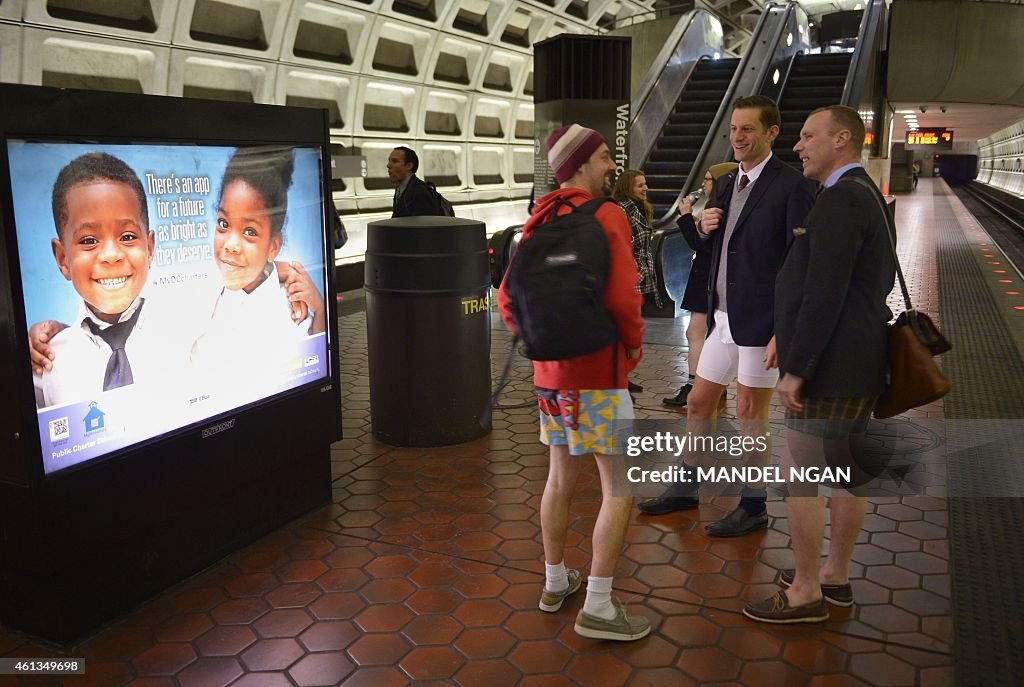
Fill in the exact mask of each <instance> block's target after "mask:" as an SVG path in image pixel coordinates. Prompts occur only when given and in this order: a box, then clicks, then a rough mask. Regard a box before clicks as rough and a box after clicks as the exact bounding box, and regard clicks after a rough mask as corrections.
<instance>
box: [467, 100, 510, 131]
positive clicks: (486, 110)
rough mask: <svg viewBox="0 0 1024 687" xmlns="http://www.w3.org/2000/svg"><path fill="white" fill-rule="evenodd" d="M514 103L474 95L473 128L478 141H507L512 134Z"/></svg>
mask: <svg viewBox="0 0 1024 687" xmlns="http://www.w3.org/2000/svg"><path fill="white" fill-rule="evenodd" d="M511 122H512V103H511V102H509V101H508V100H501V99H498V98H491V97H488V96H484V95H477V96H474V97H473V128H472V130H471V131H470V132H469V134H470V136H471V137H472V138H473V139H475V140H478V141H491V142H495V141H507V140H508V139H509V138H510V135H511V133H510V132H511Z"/></svg>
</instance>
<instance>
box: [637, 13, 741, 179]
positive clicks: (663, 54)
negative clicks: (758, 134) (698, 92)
mask: <svg viewBox="0 0 1024 687" xmlns="http://www.w3.org/2000/svg"><path fill="white" fill-rule="evenodd" d="M702 15H707V16H709V17H712V18H714V15H712V14H711V13H710V12H708V11H707V10H704V9H695V10H693V11H691V12H688V13H687V14H685V15H683V17H681V18H680V20H679V22H678V23H677V24H676V27H675V28H674V29H673V30H672V33H671V34H669V37H668V39H667V40H666V41H665V45H664V46H663V47H662V49H661V51H660V52H659V53H658V56H657V57H656V58H655V59H654V61H653V62H652V63H651V69H649V70H648V72H647V75H646V76H645V77H644V80H643V82H641V84H640V86H639V87H638V88H637V91H636V94H635V95H634V96H633V99H632V102H631V103H630V106H629V107H630V113H631V115H632V119H631V120H630V123H629V129H630V142H629V143H630V146H629V165H630V167H632V168H634V169H641V168H642V167H643V166H644V165H645V164H647V160H648V158H650V156H651V151H653V150H654V144H655V143H656V141H657V140H658V132H660V131H661V130H662V129H664V128H665V124H666V123H667V122H668V118H669V116H670V115H671V114H672V109H673V108H674V107H675V103H676V102H678V101H679V97H680V96H681V95H682V93H683V90H684V89H685V88H686V85H687V84H688V83H689V82H690V79H691V78H692V77H693V73H694V70H696V68H697V64H699V63H700V61H701V60H702V59H703V58H705V57H710V55H709V54H707V53H703V54H701V55H700V56H698V57H697V59H695V60H693V61H692V62H691V63H690V66H689V68H688V69H687V70H686V73H685V74H684V75H683V77H682V78H681V79H680V80H679V82H678V84H671V85H669V84H666V83H665V80H664V79H665V76H666V73H667V72H668V68H669V66H670V64H671V63H672V59H673V57H684V56H685V53H686V48H687V45H686V44H687V40H686V38H687V36H688V35H689V32H690V29H691V28H693V27H694V26H695V25H696V24H697V23H698V21H703V16H702ZM698 28H699V27H698ZM703 34H704V32H703V31H701V32H700V36H701V38H703ZM691 47H692V46H691ZM713 47H714V46H709V45H707V44H706V43H705V44H703V45H701V46H698V49H699V50H704V49H707V50H710V49H711V48H713ZM724 50H725V48H724V46H722V48H721V51H722V52H724ZM659 65H660V66H659ZM667 86H671V92H669V93H666V92H665V91H664V88H665V87H667ZM656 92H657V93H659V94H660V95H661V99H660V102H662V103H665V104H666V106H665V107H664V108H663V111H658V112H654V111H652V109H651V107H653V105H652V104H651V96H652V95H654V93H656ZM649 106H650V107H649ZM652 118H653V119H654V121H656V122H658V124H656V125H655V126H653V127H644V126H640V127H637V124H638V122H641V121H646V120H648V119H652ZM647 131H649V132H650V135H649V136H648V135H645V133H644V132H647ZM638 134H639V136H638ZM638 139H639V140H638Z"/></svg>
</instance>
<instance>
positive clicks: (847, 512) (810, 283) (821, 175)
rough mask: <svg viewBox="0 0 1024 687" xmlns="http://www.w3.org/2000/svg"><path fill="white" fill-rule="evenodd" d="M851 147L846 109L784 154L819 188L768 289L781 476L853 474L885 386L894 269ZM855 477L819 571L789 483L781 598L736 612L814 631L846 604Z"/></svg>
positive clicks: (813, 538)
mask: <svg viewBox="0 0 1024 687" xmlns="http://www.w3.org/2000/svg"><path fill="white" fill-rule="evenodd" d="M863 142H864V122H863V120H861V118H860V115H858V114H857V111H856V110H853V109H851V108H849V107H845V106H842V105H833V106H830V107H826V108H821V109H819V110H816V111H814V112H812V113H811V115H810V116H809V117H808V118H807V121H806V122H805V123H804V126H803V129H802V130H801V131H800V140H799V141H798V142H797V144H796V146H794V148H793V149H794V150H795V151H796V152H797V153H798V154H799V156H800V160H801V162H802V164H803V170H804V176H806V177H807V178H809V179H815V180H817V181H820V182H821V183H822V187H823V190H822V192H821V194H820V195H819V196H818V198H817V200H816V201H815V203H814V207H813V208H812V209H811V212H810V214H809V215H808V216H807V222H806V226H805V227H798V228H797V229H794V231H793V233H794V239H793V243H792V245H791V246H790V249H789V252H788V253H787V254H786V261H785V263H784V264H783V266H782V269H781V270H780V271H779V277H778V279H777V281H776V284H775V335H776V337H777V344H778V360H779V371H780V374H782V380H781V381H780V382H779V386H778V394H779V399H780V400H781V402H782V403H783V405H785V406H786V427H787V432H786V435H787V436H786V453H785V455H784V457H783V472H784V474H787V475H789V474H790V472H789V469H790V467H803V468H807V467H816V468H825V467H832V468H839V467H848V468H851V472H859V468H858V454H859V453H860V451H861V447H862V445H863V441H864V436H865V432H866V429H867V422H868V418H869V417H870V416H871V411H872V409H873V408H874V405H875V399H876V398H877V397H878V396H879V395H880V394H881V393H882V391H883V390H884V389H885V383H886V370H887V368H888V326H887V325H888V322H889V319H890V318H891V317H892V313H891V312H890V311H889V308H888V307H887V306H886V297H887V296H888V295H889V292H890V291H891V290H892V286H893V280H894V278H895V275H896V264H895V261H894V259H893V255H892V247H891V245H890V239H889V233H888V230H887V228H886V222H885V217H884V216H883V215H882V212H883V211H882V206H881V204H880V201H882V199H881V194H880V193H879V192H878V189H877V188H876V187H875V186H874V185H873V184H871V183H870V177H869V176H868V175H867V173H866V172H865V171H864V168H863V167H861V165H860V158H861V149H862V147H863ZM865 180H866V181H867V182H868V184H869V186H867V187H865V186H863V185H862V183H861V182H862V181H865ZM882 202H884V201H882ZM858 477H861V480H858V479H857V478H856V477H853V476H852V475H851V479H850V481H849V482H837V483H836V486H837V487H840V488H833V490H832V495H831V500H830V507H831V509H832V518H831V534H830V537H829V552H828V557H827V558H826V559H825V562H824V564H823V565H821V566H820V568H819V558H820V555H821V545H822V542H823V539H824V532H825V502H824V499H823V497H821V496H818V495H817V491H818V485H816V484H799V483H790V485H789V496H788V498H787V500H786V509H787V511H788V515H789V533H790V537H791V539H792V542H793V554H794V559H795V562H796V569H795V570H786V571H783V572H782V576H781V582H782V584H783V585H784V586H788V587H789V588H788V589H787V590H786V591H779V592H776V593H775V594H773V595H772V596H771V597H769V598H768V599H765V600H764V601H760V602H756V603H751V604H749V605H748V606H747V607H746V608H745V609H743V612H744V614H746V615H747V616H748V617H750V618H753V619H754V620H758V621H761V622H767V623H799V622H821V621H823V620H827V619H828V617H829V613H828V604H829V603H831V604H834V605H838V606H850V605H852V604H853V591H852V588H851V587H850V582H849V567H850V559H851V557H852V556H853V547H854V545H855V544H856V542H857V535H858V534H859V532H860V528H861V524H862V523H863V520H864V510H865V501H866V499H865V498H864V497H860V496H854V495H853V494H851V493H850V492H849V491H848V489H850V488H852V487H854V486H856V485H857V484H858V483H863V475H862V474H859V475H858ZM808 492H809V493H808Z"/></svg>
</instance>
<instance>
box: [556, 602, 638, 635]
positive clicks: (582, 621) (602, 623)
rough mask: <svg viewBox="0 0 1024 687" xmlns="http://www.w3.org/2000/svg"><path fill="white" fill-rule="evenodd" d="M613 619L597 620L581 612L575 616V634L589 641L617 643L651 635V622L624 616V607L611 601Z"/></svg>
mask: <svg viewBox="0 0 1024 687" xmlns="http://www.w3.org/2000/svg"><path fill="white" fill-rule="evenodd" d="M612 605H613V606H615V617H614V618H612V619H611V620H605V619H604V618H598V617H596V616H592V615H589V614H587V613H584V612H583V611H580V612H579V615H577V616H576V627H575V628H574V629H575V630H576V634H578V635H582V636H583V637H590V638H591V639H612V640H615V641H619V642H631V641H633V640H634V639H640V638H642V637H646V636H647V635H649V634H651V621H649V620H648V619H647V618H644V617H643V616H634V617H630V616H628V615H626V607H625V606H624V605H623V604H621V603H620V602H619V601H617V600H615V599H613V600H612Z"/></svg>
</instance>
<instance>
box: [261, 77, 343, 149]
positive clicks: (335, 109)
mask: <svg viewBox="0 0 1024 687" xmlns="http://www.w3.org/2000/svg"><path fill="white" fill-rule="evenodd" d="M354 96H355V88H354V77H352V76H349V75H345V74H338V73H337V72H329V71H316V70H313V69H308V68H305V67H293V66H291V65H286V64H282V65H280V66H279V67H277V79H276V84H275V94H274V102H275V103H277V104H280V105H294V106H296V107H322V108H325V109H326V110H327V112H328V113H329V114H328V119H329V120H330V126H331V133H332V134H351V133H352V130H353V120H354V119H355V97H354Z"/></svg>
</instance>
